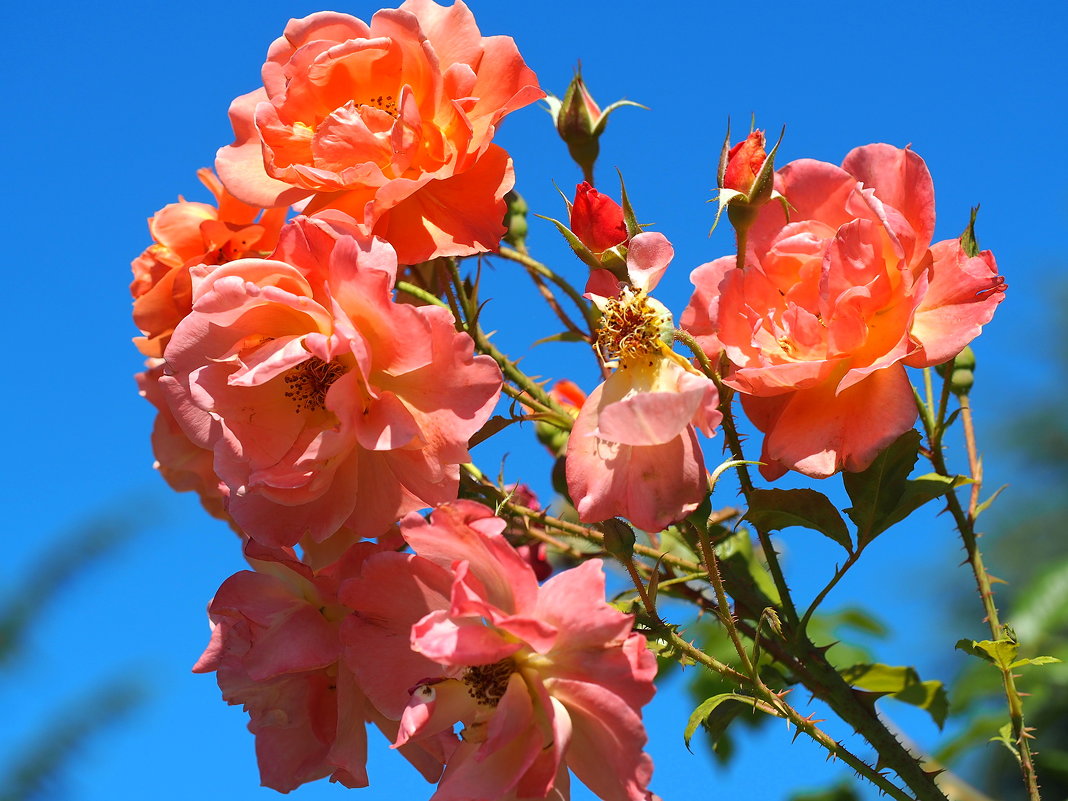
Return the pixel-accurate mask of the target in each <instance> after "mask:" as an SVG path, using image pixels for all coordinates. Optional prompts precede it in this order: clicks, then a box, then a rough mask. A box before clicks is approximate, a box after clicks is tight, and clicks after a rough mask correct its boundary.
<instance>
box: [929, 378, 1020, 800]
mask: <svg viewBox="0 0 1068 801" xmlns="http://www.w3.org/2000/svg"><path fill="white" fill-rule="evenodd" d="M949 382H950V376H947V377H946V378H945V379H944V386H943V392H942V396H943V398H944V397H945V396H946V394H947V392H948V391H949V390H948V386H949ZM959 400H960V405H961V419H962V422H963V424H964V442H965V447H966V449H967V452H968V465H969V469H970V471H971V474H972V476H971V478H972V481H973V484H972V492H971V500H970V503H969V507H968V509H967V511H966V510H965V509H964V507H963V506H962V505H961V502H960V498H959V497H958V496H957V491H956V490H955V489H953V490H950V491H949V493H948V494H947V495H946V506H947V507H948V508H949V512H950V514H951V515H952V516H953V520H954V522H955V523H956V526H957V531H958V532H959V533H960V536H961V541H962V542H963V543H964V551H965V553H966V554H967V557H968V564H969V565H971V568H972V575H973V576H974V577H975V584H976V588H977V590H978V592H979V598H980V599H981V601H982V604H983V611H984V612H985V613H986V620H987V624H988V625H989V627H990V635H991V637H992V638H993V639H995V640H1000V639H1001V638H1003V637H1004V636H1005V627H1004V626H1002V624H1001V617H1000V615H999V614H998V608H997V603H996V601H995V600H994V589H993V586H992V584H991V581H990V574H989V573H988V572H987V570H986V566H985V564H984V563H983V553H982V551H981V550H980V548H979V538H978V535H977V534H976V531H975V520H976V517H977V516H978V500H979V490H980V487H981V486H982V479H983V476H982V462H981V460H980V458H979V451H978V447H977V444H976V439H975V427H974V424H973V421H972V410H971V404H970V402H969V401H968V397H967V396H966V395H960V396H959ZM944 409H945V403H940V404H939V411H940V412H942V411H944ZM925 428H926V434H927V441H928V443H929V444H930V457H929V458H930V460H931V465H932V466H933V467H934V469H935V472H937V473H938V474H939V475H942V476H945V477H952V476H953V474H952V473H950V472H949V469H948V467H947V465H946V459H945V454H944V453H943V451H942V434H943V432H944V428H945V418H944V417H942V416H941V414H940V416H939V418H938V419H937V420H935V421H934V424H933V426H932V425H927V423H926V421H925ZM999 669H1000V671H1001V683H1002V688H1003V689H1004V692H1005V699H1006V702H1007V703H1008V707H1009V721H1010V723H1011V725H1012V734H1013V739H1014V740H1015V742H1016V750H1017V754H1018V757H1019V759H1018V761H1019V763H1020V772H1021V774H1022V776H1023V781H1024V786H1025V787H1026V789H1027V797H1028V799H1029V801H1040V799H1041V795H1040V793H1039V788H1038V775H1037V773H1036V772H1035V764H1034V757H1033V754H1032V752H1031V745H1030V743H1029V740H1030V739H1031V735H1030V733H1029V732H1028V730H1027V726H1026V724H1025V722H1024V714H1023V701H1022V699H1021V697H1020V692H1019V690H1018V689H1017V687H1016V678H1015V677H1014V676H1013V673H1012V670H1011V669H1009V668H1007V667H1001V668H999Z"/></svg>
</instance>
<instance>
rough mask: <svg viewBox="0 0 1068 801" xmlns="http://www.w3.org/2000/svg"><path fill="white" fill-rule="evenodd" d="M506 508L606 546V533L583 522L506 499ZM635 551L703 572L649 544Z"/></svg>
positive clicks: (698, 567) (680, 567) (638, 546)
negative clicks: (571, 521)
mask: <svg viewBox="0 0 1068 801" xmlns="http://www.w3.org/2000/svg"><path fill="white" fill-rule="evenodd" d="M504 508H505V509H507V510H508V511H509V512H511V513H512V514H516V515H520V516H522V517H529V518H530V519H532V520H537V521H538V522H539V523H541V525H542V526H544V527H545V528H551V529H553V530H555V531H559V532H560V533H561V534H565V535H567V536H569V537H577V538H579V539H583V540H586V541H588V542H592V543H594V544H595V545H599V546H604V534H602V533H601V532H600V531H597V530H596V529H592V528H589V527H588V526H584V525H582V524H581V523H570V522H568V521H567V520H560V519H559V518H557V517H553V516H552V515H550V514H549V513H548V512H544V511H540V510H537V509H528V508H527V507H525V506H520V505H519V504H516V503H512V502H511V501H506V502H505V504H504ZM634 553H636V554H639V555H641V556H646V557H648V558H650V559H660V560H661V562H662V563H663V564H666V565H671V566H672V567H677V568H679V569H680V570H685V571H687V572H689V573H699V572H703V569H702V567H701V566H700V565H698V564H697V563H696V562H691V561H690V560H689V559H683V558H682V557H679V556H675V555H674V554H670V553H666V554H664V553H660V551H658V550H656V549H655V548H650V547H648V546H647V545H635V546H634Z"/></svg>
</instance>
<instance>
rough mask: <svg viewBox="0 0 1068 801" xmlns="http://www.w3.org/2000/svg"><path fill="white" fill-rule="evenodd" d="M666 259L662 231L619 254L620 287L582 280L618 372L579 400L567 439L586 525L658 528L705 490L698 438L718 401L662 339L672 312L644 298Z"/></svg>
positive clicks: (571, 476)
mask: <svg viewBox="0 0 1068 801" xmlns="http://www.w3.org/2000/svg"><path fill="white" fill-rule="evenodd" d="M673 256H674V249H673V248H672V247H671V243H669V242H668V241H667V239H666V238H665V237H664V235H663V234H659V233H642V234H638V235H637V236H635V237H634V239H633V240H631V243H630V248H629V250H628V252H627V271H628V275H629V278H630V281H629V282H628V283H623V282H619V281H617V280H616V278H615V277H614V276H613V274H612V273H611V272H610V271H608V270H595V271H593V273H592V274H591V276H590V283H589V284H588V285H587V286H588V288H591V292H590V293H589V295H588V297H591V298H592V299H593V301H594V303H596V304H597V305H598V307H599V308H600V309H601V311H602V313H603V320H602V327H601V333H600V340H599V342H600V344H601V347H602V350H604V351H608V353H607V354H606V355H610V356H614V357H615V358H616V362H615V364H616V369H615V371H614V372H613V373H612V374H611V375H610V376H609V377H608V378H607V379H606V380H605V382H604V383H603V384H601V385H600V386H599V387H597V388H596V389H595V390H594V391H593V392H591V393H590V396H589V397H588V398H587V399H586V400H585V402H584V403H583V405H582V408H581V410H580V411H579V414H578V418H577V419H576V420H575V426H574V428H573V429H572V431H571V437H570V439H569V440H568V448H567V462H566V465H567V486H568V491H569V493H570V494H571V498H572V500H573V501H574V502H575V508H576V509H577V510H578V513H579V518H580V519H581V520H582V521H584V522H597V521H601V520H606V519H608V518H610V517H616V516H621V517H626V518H627V519H628V520H630V521H631V522H632V523H634V524H635V525H637V526H638V527H639V528H643V529H645V530H646V531H659V530H660V529H662V528H664V527H665V526H667V525H668V524H670V523H673V522H674V521H676V520H679V519H681V518H683V517H685V516H686V515H687V514H688V513H690V512H692V511H693V510H694V509H696V508H697V505H698V504H699V503H700V502H701V500H702V499H703V498H704V496H705V493H706V491H707V487H708V485H707V480H706V476H705V468H704V459H703V457H702V454H701V446H700V445H699V444H698V442H697V433H696V432H697V431H698V430H700V431H702V432H703V433H704V434H705V435H706V436H712V434H713V431H714V429H715V427H716V426H717V425H719V422H720V420H721V419H722V415H721V414H720V412H719V410H718V408H717V406H718V404H719V395H718V393H717V392H716V387H715V384H713V383H712V381H711V380H710V379H709V378H707V377H706V376H704V375H702V374H701V373H699V372H698V371H697V370H696V369H694V368H693V367H692V366H691V365H690V364H688V363H687V362H686V361H685V360H683V359H682V358H681V357H678V356H677V355H676V354H675V353H674V352H672V350H671V348H670V346H669V345H667V344H666V343H665V342H664V340H663V338H662V337H663V335H664V331H665V330H667V331H670V330H671V328H672V327H673V326H672V323H671V314H670V313H669V312H668V311H667V309H665V308H664V306H663V305H662V304H660V303H659V302H658V301H656V300H655V299H653V298H651V297H649V295H648V293H649V291H650V290H651V289H652V288H653V287H655V286H656V285H657V283H658V282H659V281H660V277H661V276H662V275H663V273H664V271H665V270H666V269H667V266H668V263H669V262H670V261H671V259H672V257H673Z"/></svg>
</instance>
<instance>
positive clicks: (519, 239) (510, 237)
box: [504, 189, 527, 250]
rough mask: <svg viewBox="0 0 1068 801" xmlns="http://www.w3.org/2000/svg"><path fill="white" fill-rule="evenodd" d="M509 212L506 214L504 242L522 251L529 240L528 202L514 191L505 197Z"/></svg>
mask: <svg viewBox="0 0 1068 801" xmlns="http://www.w3.org/2000/svg"><path fill="white" fill-rule="evenodd" d="M504 202H505V203H507V204H508V210H507V211H506V212H505V214H504V227H505V229H506V230H505V233H504V241H505V242H507V243H508V244H509V245H511V246H512V247H514V248H518V249H519V250H522V249H523V247H524V243H525V241H526V238H527V202H526V201H525V200H524V199H523V196H522V195H521V194H519V193H518V192H516V191H515V190H514V189H513V190H511V191H510V192H508V194H506V195H505V196H504Z"/></svg>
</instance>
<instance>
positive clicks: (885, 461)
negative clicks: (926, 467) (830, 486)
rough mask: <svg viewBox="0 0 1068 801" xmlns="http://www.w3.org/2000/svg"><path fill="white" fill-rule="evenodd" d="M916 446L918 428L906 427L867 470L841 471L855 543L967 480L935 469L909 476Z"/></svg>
mask: <svg viewBox="0 0 1068 801" xmlns="http://www.w3.org/2000/svg"><path fill="white" fill-rule="evenodd" d="M919 449H920V434H919V432H918V431H916V430H915V429H913V430H911V431H906V432H905V433H904V434H902V435H901V436H900V437H898V439H897V440H896V441H895V442H894V443H893V444H892V445H891V446H890V447H889V448H887V449H886V450H885V451H883V452H882V453H881V454H879V456H878V457H876V459H875V461H874V462H872V464H871V466H870V467H869V468H868V469H867V470H863V471H861V472H859V473H843V474H842V480H843V483H844V484H845V489H846V492H847V493H848V494H849V499H850V500H851V501H852V502H853V505H852V506H851V507H850V508H848V509H846V510H845V511H846V514H847V515H849V517H850V519H851V520H852V521H853V522H854V523H855V524H856V526H857V545H858V547H861V548H863V547H864V546H865V545H867V544H868V543H870V542H871V541H872V540H873V539H875V538H876V537H877V536H879V535H880V534H882V533H883V532H884V531H886V530H887V529H888V528H890V526H892V525H894V524H895V523H899V522H901V521H902V520H904V519H905V518H906V517H908V516H909V515H910V514H912V513H913V512H914V511H916V510H917V509H919V508H920V507H921V506H923V505H924V504H925V503H928V502H929V501H932V500H934V499H935V498H939V497H941V496H943V495H945V494H946V493H947V492H950V491H951V490H952V489H954V488H955V487H959V486H961V485H962V484H965V483H967V482H968V481H969V480H970V479H967V478H963V477H961V476H940V475H938V474H936V473H928V474H927V475H923V476H919V477H918V478H914V479H912V480H909V478H908V475H909V473H911V472H912V468H913V466H914V465H915V464H916V459H917V457H918V455H919Z"/></svg>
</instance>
